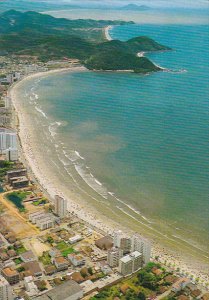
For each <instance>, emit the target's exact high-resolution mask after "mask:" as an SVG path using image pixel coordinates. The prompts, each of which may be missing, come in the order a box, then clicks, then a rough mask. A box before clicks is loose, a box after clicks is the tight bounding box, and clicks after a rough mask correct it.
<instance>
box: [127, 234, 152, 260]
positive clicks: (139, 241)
mask: <svg viewBox="0 0 209 300" xmlns="http://www.w3.org/2000/svg"><path fill="white" fill-rule="evenodd" d="M131 251H132V252H134V251H138V252H140V253H142V257H143V264H144V265H146V264H147V263H148V262H149V261H150V256H151V243H150V242H149V241H148V240H146V239H144V238H142V237H141V236H139V235H137V234H135V235H133V236H132V239H131Z"/></svg>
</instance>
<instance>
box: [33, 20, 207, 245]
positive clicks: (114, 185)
mask: <svg viewBox="0 0 209 300" xmlns="http://www.w3.org/2000/svg"><path fill="white" fill-rule="evenodd" d="M208 30H209V27H208V26H206V25H195V26H191V25H186V26H185V25H141V26H140V25H128V26H118V27H115V28H113V29H112V31H111V35H112V37H113V38H117V39H121V40H126V39H129V38H131V37H134V36H139V35H147V36H149V37H151V38H153V39H155V40H156V41H158V42H160V43H163V44H165V45H168V46H170V47H171V48H172V49H173V51H171V52H164V53H163V52H162V53H155V54H149V55H148V56H149V57H150V58H151V59H152V60H153V61H154V62H156V63H157V64H159V65H161V66H163V67H166V68H168V69H170V70H171V71H170V72H160V73H156V74H152V75H148V76H140V75H135V74H126V73H117V74H116V73H93V72H78V73H68V74H59V75H53V76H49V77H47V78H43V79H41V80H40V81H37V82H36V85H35V86H34V87H33V92H34V90H35V93H36V94H37V95H38V96H39V99H37V103H36V105H39V108H41V110H42V111H44V112H45V113H46V115H47V117H48V119H47V120H50V122H51V125H52V126H51V128H50V130H51V131H52V130H55V127H56V136H55V141H56V143H57V147H58V145H63V149H64V154H65V159H66V158H67V159H69V161H70V162H71V163H72V164H73V165H74V166H75V169H76V170H77V171H78V173H79V174H80V175H81V177H82V178H83V180H84V181H83V183H82V184H88V185H89V186H91V188H93V189H94V191H96V193H97V194H98V195H100V196H102V197H103V198H104V199H105V201H107V202H108V201H110V202H111V199H110V197H111V196H113V195H114V197H115V199H116V198H117V199H120V200H121V201H123V202H125V203H127V204H128V205H130V206H131V209H134V210H135V211H137V212H140V213H141V214H142V215H143V216H144V217H145V218H148V219H149V220H150V222H151V223H152V224H158V222H161V223H163V224H164V225H165V226H167V227H169V228H170V229H172V230H173V232H174V235H175V236H179V237H181V238H182V239H184V238H185V237H186V239H187V240H188V241H190V242H191V243H193V244H196V245H198V246H199V247H205V249H206V247H207V245H208V244H209V243H208V242H209V240H208V236H209V235H208V232H209V197H208V196H209V190H208V174H209V164H208V163H209V161H208V160H209V159H208V153H209V146H208V133H209V123H208V104H209V103H208V102H209V89H208V88H209V81H208V72H209V53H208V49H209V39H208ZM31 86H33V83H32V82H30V83H29V84H28V86H27V90H28V91H29V88H31ZM40 117H43V114H42V115H41V116H40ZM53 122H60V124H59V123H57V125H58V126H56V124H55V123H53ZM53 124H54V125H55V126H54V125H53ZM59 125H61V126H59ZM53 126H54V127H53ZM54 134H55V133H54ZM61 143H62V144H61ZM75 151H76V152H75ZM78 152H79V153H78ZM78 155H80V157H79V156H78ZM64 165H66V164H65V163H64ZM92 178H93V179H94V182H93V181H92V180H93V179H92ZM108 192H111V193H114V194H110V193H108ZM108 203H109V202H108ZM118 208H119V209H120V203H119V204H118Z"/></svg>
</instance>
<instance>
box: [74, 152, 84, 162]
mask: <svg viewBox="0 0 209 300" xmlns="http://www.w3.org/2000/svg"><path fill="white" fill-rule="evenodd" d="M75 154H76V155H77V156H78V157H79V158H80V159H82V160H84V159H85V158H84V157H82V156H81V155H80V153H79V152H78V151H75Z"/></svg>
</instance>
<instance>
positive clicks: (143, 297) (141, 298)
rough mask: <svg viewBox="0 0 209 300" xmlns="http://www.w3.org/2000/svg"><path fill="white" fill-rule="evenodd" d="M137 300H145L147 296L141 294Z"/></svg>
mask: <svg viewBox="0 0 209 300" xmlns="http://www.w3.org/2000/svg"><path fill="white" fill-rule="evenodd" d="M136 299H137V300H145V299H146V296H145V294H144V293H143V292H139V293H138V295H137V298H136Z"/></svg>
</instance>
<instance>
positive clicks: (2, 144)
mask: <svg viewBox="0 0 209 300" xmlns="http://www.w3.org/2000/svg"><path fill="white" fill-rule="evenodd" d="M9 148H11V149H13V150H14V149H16V150H17V135H16V133H15V132H12V131H9V130H8V129H5V128H1V129H0V153H1V154H4V153H5V151H6V150H8V149H9Z"/></svg>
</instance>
